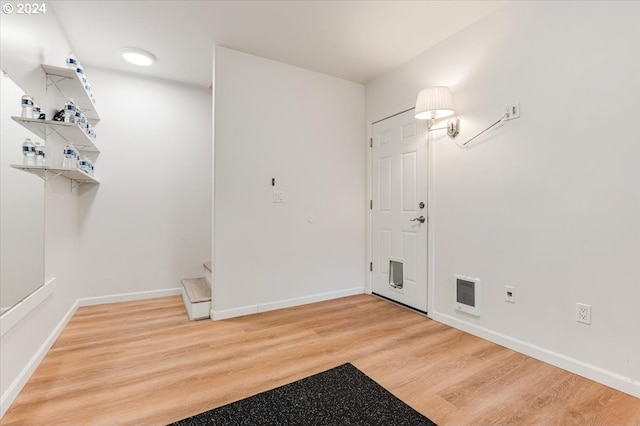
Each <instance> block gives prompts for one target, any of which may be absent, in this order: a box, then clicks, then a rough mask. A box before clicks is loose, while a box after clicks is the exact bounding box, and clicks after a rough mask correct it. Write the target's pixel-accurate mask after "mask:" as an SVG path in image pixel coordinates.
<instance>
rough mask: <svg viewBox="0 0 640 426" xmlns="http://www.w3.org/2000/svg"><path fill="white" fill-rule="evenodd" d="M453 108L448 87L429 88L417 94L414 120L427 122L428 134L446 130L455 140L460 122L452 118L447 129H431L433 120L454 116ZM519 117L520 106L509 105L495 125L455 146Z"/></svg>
mask: <svg viewBox="0 0 640 426" xmlns="http://www.w3.org/2000/svg"><path fill="white" fill-rule="evenodd" d="M455 112H456V111H455V108H454V106H453V96H451V91H450V90H449V88H448V87H445V86H437V87H429V88H427V89H424V90H421V91H420V93H418V99H416V109H415V115H414V116H415V118H416V119H418V120H429V122H428V123H427V129H428V131H429V132H431V131H433V130H445V129H446V130H447V134H448V135H449V136H451V137H452V138H455V137H456V136H457V135H458V133H460V120H459V119H457V118H452V119H451V120H449V121H448V122H447V127H435V128H434V127H432V126H433V120H436V119H438V118H444V117H449V116H451V115H453V114H455ZM518 117H520V104H519V103H517V104H511V105H509V106H507V107H506V108H505V111H504V114H502V117H500V118H499V119H498V120H497V121H496V122H495V123H493V124H491V125H490V126H488V127H487V128H486V129H484V130H483V131H481V132H479V133H478V134H476V135H475V136H474V137H472V138H471V139H469V140H468V141H466V142H465V143H463V144H462V145H460V144H458V142H456V145H458V146H460V147H463V146H465V145H467V144H468V143H469V142H471V141H472V140H474V139H475V138H477V137H478V136H480V135H482V134H483V133H484V132H486V131H488V130H490V129H493V128H494V127H495V126H497V125H498V124H502V123H505V122H507V121H509V120H513V119H514V118H518Z"/></svg>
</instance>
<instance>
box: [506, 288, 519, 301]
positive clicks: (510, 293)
mask: <svg viewBox="0 0 640 426" xmlns="http://www.w3.org/2000/svg"><path fill="white" fill-rule="evenodd" d="M504 301H505V302H509V303H516V288H515V287H512V286H510V285H505V286H504Z"/></svg>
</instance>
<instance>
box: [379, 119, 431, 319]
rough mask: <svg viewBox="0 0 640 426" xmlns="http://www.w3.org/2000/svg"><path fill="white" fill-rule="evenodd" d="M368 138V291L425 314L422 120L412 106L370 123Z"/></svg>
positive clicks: (425, 228) (423, 135)
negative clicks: (369, 159)
mask: <svg viewBox="0 0 640 426" xmlns="http://www.w3.org/2000/svg"><path fill="white" fill-rule="evenodd" d="M372 139H373V146H372V148H371V149H372V174H373V176H372V185H373V186H372V197H373V203H372V205H373V208H372V215H371V224H372V235H371V243H372V250H371V252H372V254H373V258H372V261H373V268H372V292H373V293H374V294H377V295H380V296H383V297H386V298H388V299H391V300H394V301H396V302H399V303H402V304H404V305H407V306H409V307H411V308H414V309H416V310H419V311H422V312H426V311H427V205H426V204H427V140H426V122H425V121H423V120H416V119H415V118H414V117H413V109H411V110H409V111H406V112H403V113H401V114H398V115H395V116H392V117H389V118H387V119H384V120H382V121H379V122H377V123H374V124H373V126H372ZM423 220H424V222H423Z"/></svg>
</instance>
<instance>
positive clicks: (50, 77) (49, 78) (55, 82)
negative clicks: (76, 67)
mask: <svg viewBox="0 0 640 426" xmlns="http://www.w3.org/2000/svg"><path fill="white" fill-rule="evenodd" d="M53 77H58V79H57V80H56V79H54V78H53ZM68 79H69V77H65V76H62V75H54V74H47V81H48V82H49V83H47V89H48V88H49V87H51V85H53V86H55V87H56V89H58V91H60V88H59V87H58V83H59V82H61V81H64V80H68ZM60 92H61V91H60Z"/></svg>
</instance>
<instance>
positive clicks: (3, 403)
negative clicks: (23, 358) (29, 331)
mask: <svg viewBox="0 0 640 426" xmlns="http://www.w3.org/2000/svg"><path fill="white" fill-rule="evenodd" d="M78 306H79V305H78V301H76V302H75V303H74V304H73V305H72V306H71V308H69V310H68V311H67V313H66V314H65V316H64V317H62V319H61V320H60V321H59V322H58V325H57V326H56V328H54V329H53V331H52V332H51V334H50V335H49V337H47V339H46V340H45V341H44V343H42V345H41V346H40V348H38V350H37V351H36V353H35V354H34V355H33V356H32V357H31V359H30V360H29V362H28V363H27V365H26V366H25V367H24V368H23V369H22V371H21V372H20V374H18V376H17V377H16V378H15V379H14V380H13V382H12V383H11V385H9V387H8V388H7V390H6V391H5V392H4V393H3V394H2V396H0V418H2V417H3V416H4V415H5V413H6V412H7V410H8V409H9V407H10V406H11V404H12V403H13V401H14V400H15V399H16V398H17V397H18V394H19V393H20V391H21V390H22V388H23V387H24V385H26V384H27V381H28V380H29V378H31V375H32V374H33V373H34V372H35V371H36V369H37V368H38V366H39V365H40V363H41V362H42V360H43V359H44V357H45V356H46V355H47V353H48V352H49V349H51V347H52V346H53V344H54V343H55V342H56V340H57V339H58V336H60V334H61V333H62V331H63V330H64V328H65V327H66V325H67V323H68V322H69V320H70V319H71V317H72V316H73V314H74V313H75V312H76V310H77V309H78Z"/></svg>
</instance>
